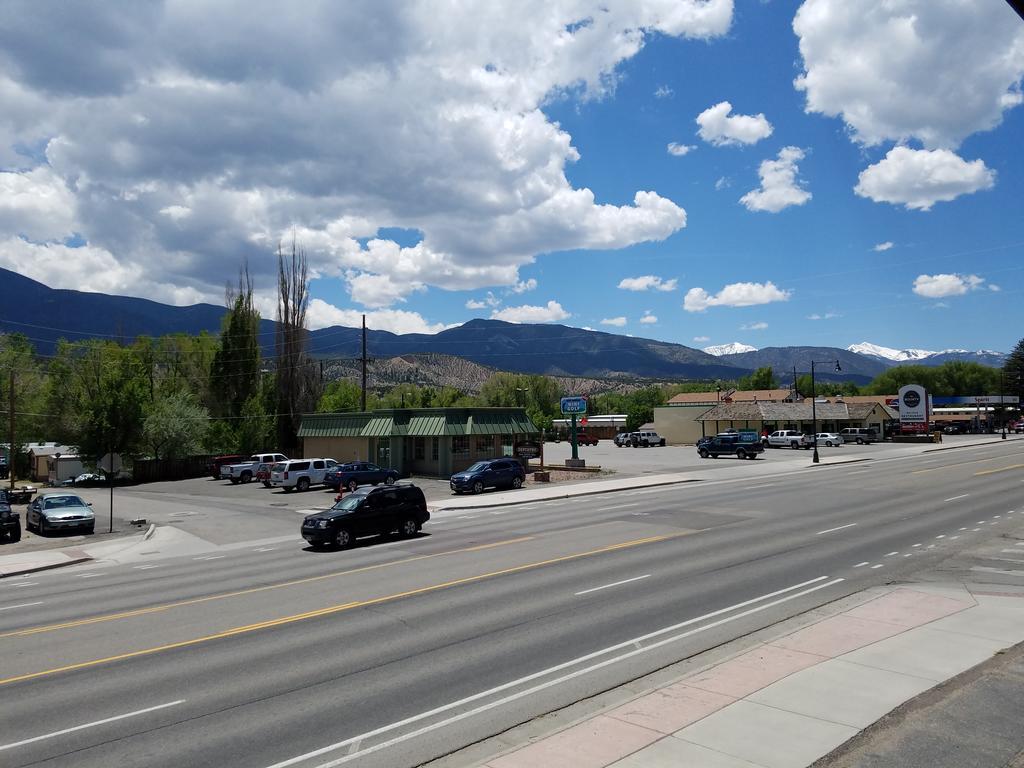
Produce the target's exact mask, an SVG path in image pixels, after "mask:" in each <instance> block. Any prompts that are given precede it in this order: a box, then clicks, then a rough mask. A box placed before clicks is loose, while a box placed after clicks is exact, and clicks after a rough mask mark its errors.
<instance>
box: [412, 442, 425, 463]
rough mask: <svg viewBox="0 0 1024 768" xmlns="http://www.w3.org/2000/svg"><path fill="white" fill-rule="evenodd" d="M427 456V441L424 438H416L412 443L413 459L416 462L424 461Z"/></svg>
mask: <svg viewBox="0 0 1024 768" xmlns="http://www.w3.org/2000/svg"><path fill="white" fill-rule="evenodd" d="M426 455H427V441H426V438H423V437H414V438H413V442H412V457H413V458H414V459H415V460H416V461H423V459H425V458H426Z"/></svg>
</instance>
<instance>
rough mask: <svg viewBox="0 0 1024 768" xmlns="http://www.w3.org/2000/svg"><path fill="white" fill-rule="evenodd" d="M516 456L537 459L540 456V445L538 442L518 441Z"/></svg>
mask: <svg viewBox="0 0 1024 768" xmlns="http://www.w3.org/2000/svg"><path fill="white" fill-rule="evenodd" d="M516 456H518V457H519V458H520V459H536V458H537V457H538V456H540V445H539V444H537V443H516Z"/></svg>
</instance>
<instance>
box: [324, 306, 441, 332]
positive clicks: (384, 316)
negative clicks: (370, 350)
mask: <svg viewBox="0 0 1024 768" xmlns="http://www.w3.org/2000/svg"><path fill="white" fill-rule="evenodd" d="M364 314H365V315H366V327H367V328H373V329H374V330H378V331H391V332H392V333H438V332H439V331H443V330H444V329H445V328H451V327H452V326H450V325H445V324H444V323H428V322H427V321H426V320H424V319H423V317H422V316H421V315H420V314H419V313H418V312H407V311H405V310H402V309H382V310H378V311H376V312H363V310H360V309H339V308H338V307H335V306H334V305H333V304H328V303H327V302H326V301H324V300H322V299H312V300H311V301H310V302H309V309H308V310H307V312H306V318H307V319H308V321H309V327H310V329H311V330H316V329H318V328H329V327H330V326H332V325H342V326H345V327H346V328H359V327H360V326H361V325H362V322H363V315H364Z"/></svg>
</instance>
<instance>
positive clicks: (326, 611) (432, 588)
mask: <svg viewBox="0 0 1024 768" xmlns="http://www.w3.org/2000/svg"><path fill="white" fill-rule="evenodd" d="M691 533H693V531H682V532H679V533H668V534H663V535H660V536H648V537H647V538H644V539H634V540H632V541H623V542H620V543H618V544H609V545H607V546H604V547H598V548H597V549H591V550H588V551H586V552H577V553H575V554H572V555H562V556H561V557H554V558H551V559H550V560H540V561H538V562H533V563H525V564H523V565H515V566H512V567H511V568H503V569H501V570H498V571H489V572H487V573H481V574H477V575H476V576H465V577H463V578H461V579H453V580H452V581H445V582H442V583H440V584H431V585H429V586H426V587H418V588H416V589H410V590H408V591H406V592H397V593H395V594H391V595H384V596H382V597H373V598H370V599H369V600H359V601H355V602H350V603H340V604H338V605H331V606H327V607H326V608H318V609H316V610H313V611H306V612H305V613H296V614H293V615H291V616H283V617H281V618H279V619H271V620H269V621H261V622H258V623H256V624H246V625H244V626H241V627H234V628H232V629H227V630H224V631H223V632H217V633H216V634H212V635H206V636H204V637H196V638H192V639H191V640H181V641H179V642H176V643H168V644H166V645H158V646H155V647H153V648H143V649H140V650H138V651H128V652H127V653H119V654H117V655H116V656H106V657H104V658H102V659H93V660H91V661H81V662H78V663H77V664H68V665H66V666H63V667H55V668H53V669H46V670H43V671H41V672H29V673H27V674H24V675H16V676H14V677H8V678H4V679H0V685H9V684H10V683H18V682H23V681H25V680H35V679H37V678H40V677H47V676H49V675H56V674H59V673H61V672H72V671H74V670H78V669H88V668H90V667H96V666H99V665H101V664H109V663H112V662H115V661H124V660H125V659H134V658H138V657H140V656H150V655H152V654H155V653H162V652H163V651H171V650H175V649H177V648H188V647H190V646H194V645H199V644H201V643H208V642H210V641H212V640H221V639H224V638H227V637H235V636H237V635H243V634H248V633H250V632H256V631H259V630H261V629H271V628H273V627H281V626H284V625H287V624H294V623H295V622H298V621H305V620H307V619H314V618H319V617H321V616H330V615H332V614H335V613H341V612H342V611H348V610H351V609H353V608H362V607H366V606H370V605H379V604H380V603H387V602H391V601H393V600H400V599H402V598H406V597H414V596H416V595H424V594H428V593H430V592H437V591H438V590H442V589H448V588H450V587H456V586H460V585H462V584H472V583H473V582H477V581H483V580H484V579H491V578H494V577H495V576H506V575H508V574H510V573H520V572H522V571H528V570H532V569H535V568H541V567H543V566H546V565H554V564H556V563H564V562H568V561H570V560H578V559H579V558H581V557H591V556H593V555H599V554H604V553H606V552H614V551H616V550H619V549H628V548H630V547H638V546H641V545H643V544H653V543H655V542H658V541H665V540H666V539H674V538H677V537H679V536H687V535H689V534H691Z"/></svg>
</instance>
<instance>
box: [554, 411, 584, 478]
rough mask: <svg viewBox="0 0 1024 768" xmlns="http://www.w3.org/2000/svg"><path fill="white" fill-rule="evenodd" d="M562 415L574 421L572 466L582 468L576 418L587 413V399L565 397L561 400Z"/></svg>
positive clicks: (571, 429) (572, 428)
mask: <svg viewBox="0 0 1024 768" xmlns="http://www.w3.org/2000/svg"><path fill="white" fill-rule="evenodd" d="M560 405H561V408H562V415H563V416H569V417H571V419H572V421H571V422H570V423H571V427H570V432H569V439H570V440H571V441H572V459H570V460H569V461H571V462H572V464H570V466H580V463H579V461H580V453H579V444H578V443H577V439H576V438H577V432H576V417H577V416H584V415H586V413H587V398H585V397H563V398H562V400H561V403H560Z"/></svg>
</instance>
